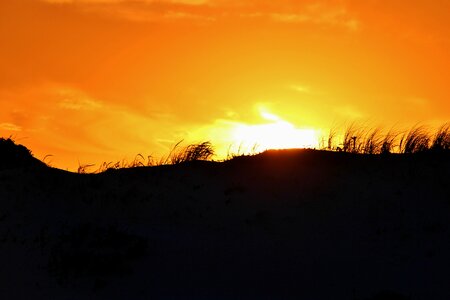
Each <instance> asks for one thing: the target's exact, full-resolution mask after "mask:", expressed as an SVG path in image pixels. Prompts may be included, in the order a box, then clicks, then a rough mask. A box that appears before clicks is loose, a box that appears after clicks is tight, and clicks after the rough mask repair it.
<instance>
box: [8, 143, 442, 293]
mask: <svg viewBox="0 0 450 300" xmlns="http://www.w3.org/2000/svg"><path fill="white" fill-rule="evenodd" d="M449 216H450V155H448V154H442V155H432V154H423V155H420V154H415V155H409V156H408V155H389V156H362V155H351V154H344V153H332V152H322V151H313V150H300V151H279V152H268V153H264V154H261V155H258V156H254V157H240V158H237V159H234V160H232V161H228V162H225V163H213V162H194V163H189V164H184V165H177V166H165V167H153V168H136V169H124V170H113V171H108V172H105V173H103V174H99V175H79V174H72V173H68V172H64V171H61V170H56V169H50V168H47V167H44V166H41V165H39V164H37V165H34V166H31V165H30V166H19V167H17V168H14V167H8V168H6V169H4V170H0V299H205V300H210V299H351V300H353V299H371V300H374V299H424V300H430V299H443V300H444V299H446V300H447V299H450V287H449V283H450V221H449V220H450V218H449Z"/></svg>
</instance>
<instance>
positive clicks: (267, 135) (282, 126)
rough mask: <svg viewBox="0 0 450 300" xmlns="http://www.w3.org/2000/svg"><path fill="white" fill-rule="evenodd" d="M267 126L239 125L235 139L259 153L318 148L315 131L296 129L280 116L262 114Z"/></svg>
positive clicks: (264, 112)
mask: <svg viewBox="0 0 450 300" xmlns="http://www.w3.org/2000/svg"><path fill="white" fill-rule="evenodd" d="M260 115H261V117H262V118H263V119H264V120H266V121H269V122H270V123H267V124H259V125H244V124H240V125H238V126H237V127H236V128H235V129H234V131H233V139H234V140H235V141H236V142H237V143H239V145H240V147H242V148H243V149H247V150H248V149H252V148H254V147H256V150H258V151H264V150H267V149H291V148H314V147H317V146H318V143H319V142H318V134H317V132H316V131H315V130H313V129H300V128H296V127H295V126H294V125H293V124H291V123H289V122H287V121H285V120H283V119H281V118H280V117H279V116H276V115H274V114H271V113H268V112H266V111H261V112H260Z"/></svg>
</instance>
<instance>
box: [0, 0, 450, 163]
mask: <svg viewBox="0 0 450 300" xmlns="http://www.w3.org/2000/svg"><path fill="white" fill-rule="evenodd" d="M449 50H450V1H448V0H433V1H429V0H408V1H406V0H405V1H403V0H353V1H352V0H340V1H339V0H336V1H321V0H311V1H301V0H276V1H274V0H241V1H237V0H160V1H153V0H1V1H0V105H1V110H0V135H1V136H3V137H8V136H10V135H12V136H14V137H15V139H16V141H17V142H19V143H21V144H24V145H26V146H27V147H29V148H30V149H31V150H32V151H33V153H34V155H35V156H36V157H37V158H39V159H43V158H44V156H46V155H53V156H52V157H51V163H52V165H53V166H56V167H59V168H64V169H66V168H68V169H71V170H74V169H76V167H77V166H78V164H79V163H80V164H87V163H95V164H98V163H101V162H103V161H116V160H120V159H123V158H127V159H132V158H133V157H134V156H135V155H136V154H137V153H142V154H144V155H145V156H146V155H150V154H152V155H154V156H156V157H159V156H161V155H164V154H167V153H168V151H169V150H170V148H171V147H172V146H173V145H174V144H175V143H176V142H178V141H179V140H181V139H185V141H186V142H187V143H189V142H202V141H206V140H209V141H211V142H212V143H213V144H214V145H216V147H217V150H218V152H219V154H222V155H223V154H224V153H226V151H227V148H228V147H229V146H230V145H231V144H233V143H234V144H238V143H241V142H243V141H242V140H243V139H244V140H245V139H250V137H249V136H253V138H254V136H255V135H260V136H261V138H263V137H264V136H265V135H267V134H270V130H272V129H274V128H276V126H279V127H280V128H282V129H281V130H284V132H287V133H289V132H291V131H292V133H293V134H295V133H298V134H300V135H301V136H302V138H303V139H305V140H306V139H307V136H308V134H310V133H311V132H315V131H316V132H319V131H320V130H323V131H326V130H328V128H330V126H334V125H335V124H345V122H349V121H353V120H359V121H362V122H370V123H373V124H380V125H383V126H386V127H389V126H393V125H401V126H410V125H413V124H416V123H418V122H422V123H425V124H430V125H436V124H441V123H444V122H446V121H450V88H449V85H450V82H449V79H450V56H449V53H450V52H449ZM277 128H278V127H277ZM251 142H259V143H260V144H263V143H264V142H262V141H258V140H257V138H255V140H251ZM277 142H279V143H284V142H286V141H282V140H280V141H278V140H277V141H275V142H274V143H277ZM283 145H284V144H283ZM293 146H295V143H294V144H293Z"/></svg>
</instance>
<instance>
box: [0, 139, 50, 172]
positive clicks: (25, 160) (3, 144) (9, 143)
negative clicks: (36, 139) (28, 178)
mask: <svg viewBox="0 0 450 300" xmlns="http://www.w3.org/2000/svg"><path fill="white" fill-rule="evenodd" d="M35 166H45V164H44V163H43V162H41V161H40V160H38V159H36V158H34V157H33V155H32V154H31V151H30V150H28V149H27V148H26V147H24V146H22V145H17V144H16V143H15V142H14V140H12V139H11V138H7V139H5V138H0V170H5V169H14V168H23V167H35Z"/></svg>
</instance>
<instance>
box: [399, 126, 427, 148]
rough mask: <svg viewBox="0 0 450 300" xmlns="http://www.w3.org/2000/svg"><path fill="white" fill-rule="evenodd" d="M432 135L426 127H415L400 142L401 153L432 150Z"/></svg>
mask: <svg viewBox="0 0 450 300" xmlns="http://www.w3.org/2000/svg"><path fill="white" fill-rule="evenodd" d="M430 140H431V138H430V135H429V133H428V130H427V129H426V127H425V126H414V127H413V128H412V129H411V130H410V131H409V132H407V133H404V134H403V136H402V138H401V140H400V145H399V147H400V153H404V154H411V153H419V152H424V151H427V150H429V149H430Z"/></svg>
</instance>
